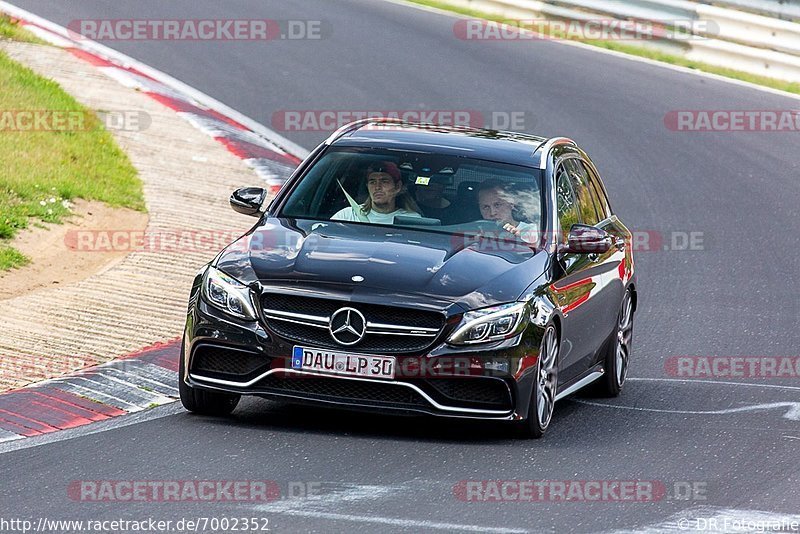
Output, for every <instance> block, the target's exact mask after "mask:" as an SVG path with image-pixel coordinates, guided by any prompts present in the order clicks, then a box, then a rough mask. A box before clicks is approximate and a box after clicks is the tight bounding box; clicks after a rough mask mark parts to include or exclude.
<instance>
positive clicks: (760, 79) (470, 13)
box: [408, 0, 800, 94]
mask: <svg viewBox="0 0 800 534" xmlns="http://www.w3.org/2000/svg"><path fill="white" fill-rule="evenodd" d="M408 1H409V2H412V3H414V4H420V5H423V6H428V7H433V8H437V9H442V10H445V11H450V12H452V13H458V14H459V15H465V16H467V17H471V18H480V19H485V20H491V21H494V22H506V21H508V22H509V23H512V24H513V20H511V19H509V18H508V17H501V16H499V15H494V14H492V13H486V12H484V11H479V10H476V9H470V8H464V7H460V6H454V5H451V4H448V3H447V2H442V1H438V0H408ZM550 35H551V36H553V37H559V36H556V35H553V34H552V33H551V34H550ZM571 40H573V41H576V42H580V43H584V44H588V45H591V46H597V47H599V48H605V49H607V50H614V51H616V52H623V53H625V54H630V55H632V56H639V57H643V58H647V59H652V60H655V61H660V62H662V63H669V64H670V65H678V66H681V67H687V68H690V69H695V70H699V71H703V72H708V73H711V74H717V75H719V76H724V77H726V78H732V79H734V80H741V81H745V82H750V83H754V84H756V85H763V86H764V87H770V88H772V89H779V90H781V91H786V92H788V93H794V94H800V83H793V82H787V81H783V80H778V79H775V78H769V77H767V76H759V75H757V74H749V73H747V72H742V71H739V70H735V69H728V68H725V67H717V66H715V65H710V64H708V63H703V62H701V61H692V60H689V59H686V58H684V57H681V56H677V55H673V54H667V53H664V52H659V51H657V50H653V49H652V48H646V47H642V46H635V45H629V44H624V43H620V42H617V41H593V40H586V39H571Z"/></svg>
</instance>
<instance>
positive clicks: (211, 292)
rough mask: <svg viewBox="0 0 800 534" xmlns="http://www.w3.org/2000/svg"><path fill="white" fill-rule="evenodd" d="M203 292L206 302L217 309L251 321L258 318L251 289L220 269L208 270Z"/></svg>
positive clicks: (211, 268) (210, 268)
mask: <svg viewBox="0 0 800 534" xmlns="http://www.w3.org/2000/svg"><path fill="white" fill-rule="evenodd" d="M202 292H203V298H204V299H205V301H206V302H208V303H209V304H210V305H212V306H214V307H215V308H219V309H220V310H222V311H224V312H227V313H229V314H231V315H233V316H235V317H239V318H241V319H247V320H249V321H252V320H255V319H257V318H258V316H257V315H256V311H255V308H254V307H253V299H252V298H250V288H249V287H247V286H246V285H244V284H243V283H241V282H239V281H238V280H236V279H235V278H232V277H230V276H228V275H227V274H225V273H223V272H222V271H220V270H218V269H215V268H213V267H209V268H208V271H206V275H205V278H204V279H203V288H202Z"/></svg>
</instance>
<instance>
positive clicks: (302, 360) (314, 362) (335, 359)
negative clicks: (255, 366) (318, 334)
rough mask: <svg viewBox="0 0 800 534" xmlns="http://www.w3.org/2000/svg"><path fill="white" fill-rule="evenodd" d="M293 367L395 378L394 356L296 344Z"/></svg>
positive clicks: (323, 371)
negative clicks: (333, 350)
mask: <svg viewBox="0 0 800 534" xmlns="http://www.w3.org/2000/svg"><path fill="white" fill-rule="evenodd" d="M292 369H301V370H303V371H312V372H316V373H327V374H335V375H347V376H365V377H371V378H394V370H395V358H394V357H393V356H367V355H364V354H350V353H348V352H331V351H329V350H325V349H315V348H311V347H298V346H295V347H294V350H293V351H292Z"/></svg>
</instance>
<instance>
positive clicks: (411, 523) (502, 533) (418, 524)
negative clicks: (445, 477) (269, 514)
mask: <svg viewBox="0 0 800 534" xmlns="http://www.w3.org/2000/svg"><path fill="white" fill-rule="evenodd" d="M273 513H274V512H273ZM277 513H279V514H285V515H293V516H300V517H313V518H317V519H332V520H337V521H354V522H357V523H376V524H379V525H392V526H396V527H404V528H422V529H435V530H455V531H463V532H497V533H499V534H524V533H527V532H528V531H527V530H524V529H520V528H503V527H485V526H482V525H460V524H458V523H436V522H433V521H418V520H414V519H399V518H393V517H374V516H364V515H350V514H336V513H331V512H314V511H304V510H286V511H281V512H277Z"/></svg>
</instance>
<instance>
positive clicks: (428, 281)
mask: <svg viewBox="0 0 800 534" xmlns="http://www.w3.org/2000/svg"><path fill="white" fill-rule="evenodd" d="M265 198H266V192H265V191H264V190H263V189H260V188H244V189H239V190H237V191H235V192H234V193H233V195H232V196H231V199H230V202H231V205H232V207H233V209H235V210H236V211H238V212H241V213H244V214H247V215H252V216H254V217H258V223H257V224H256V225H255V226H254V227H253V228H252V229H251V230H250V231H249V232H248V233H247V234H246V235H244V236H242V237H241V238H240V239H238V240H237V241H235V242H234V243H232V244H230V245H229V246H228V247H226V248H225V249H224V250H223V251H222V252H221V253H220V254H219V255H218V256H217V257H216V258H215V259H214V260H213V261H212V262H211V263H210V264H208V265H206V266H205V267H203V268H202V269H201V271H200V272H199V273H198V274H197V276H196V278H195V281H194V285H193V287H192V291H191V297H190V301H189V309H188V316H187V321H186V331H185V333H184V336H183V346H182V350H181V364H180V382H179V385H180V397H181V401H182V402H183V405H184V406H185V407H186V409H187V410H189V411H192V412H196V413H200V414H210V415H224V414H228V413H230V412H231V411H232V410H233V409H234V408H235V407H236V405H237V403H238V401H239V399H240V397H241V395H258V396H263V397H267V398H271V399H277V400H284V401H288V402H301V403H312V404H318V405H328V406H338V407H343V408H350V409H357V410H377V411H382V412H387V413H397V414H406V415H409V414H428V415H433V416H443V417H460V418H473V419H491V420H498V421H509V422H510V423H511V424H513V425H515V426H516V427H517V429H518V431H519V432H520V434H521V435H523V436H526V437H541V436H542V435H543V433H544V432H545V431H546V430H547V428H548V426H549V425H550V420H551V418H552V415H553V406H554V404H555V402H556V401H557V400H558V399H561V398H563V397H565V396H567V395H569V394H571V393H573V392H575V391H577V390H579V389H581V388H584V387H585V386H589V385H591V387H592V388H593V389H594V390H595V391H596V392H597V393H598V394H599V395H605V396H616V395H618V394H619V393H620V390H621V388H622V386H623V384H624V383H625V377H626V374H627V371H628V364H629V361H630V355H631V341H632V336H633V316H634V312H635V311H636V301H637V297H636V279H635V276H634V264H633V255H632V250H631V233H630V232H629V231H628V229H627V228H626V227H625V226H624V225H623V224H622V223H621V222H620V220H619V219H618V218H617V217H616V216H615V215H614V212H613V211H612V209H611V204H610V202H609V200H608V195H607V193H606V189H605V187H604V186H603V183H602V181H601V180H600V176H599V174H598V172H597V169H596V168H595V166H594V165H593V164H592V161H591V160H590V159H589V157H588V156H587V155H586V153H584V152H583V151H582V150H581V149H580V148H578V146H576V144H575V143H574V142H573V141H571V140H569V139H565V138H560V137H559V138H553V139H546V138H541V137H535V136H531V135H525V134H519V133H509V132H498V131H492V130H480V129H470V128H458V127H445V126H432V125H418V124H411V123H405V122H399V121H391V120H365V121H358V122H355V123H352V124H349V125H347V126H345V127H343V128H341V129H340V130H338V131H337V132H336V133H334V134H333V135H332V136H331V137H330V138H329V139H327V140H326V141H325V142H324V143H322V144H321V145H320V146H319V147H317V148H316V149H315V150H314V151H313V152H312V153H311V155H309V157H308V158H307V159H306V160H305V161H304V162H303V163H302V164H301V165H300V166H299V167H298V168H297V169H296V171H295V172H294V173H293V175H292V176H291V178H289V180H288V181H287V183H286V184H285V185H284V187H283V188H282V189H281V191H280V192H279V193H278V194H277V196H276V197H275V198H274V199H273V200H272V201H271V202H270V203H269V204H268V205H266V202H265Z"/></svg>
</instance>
